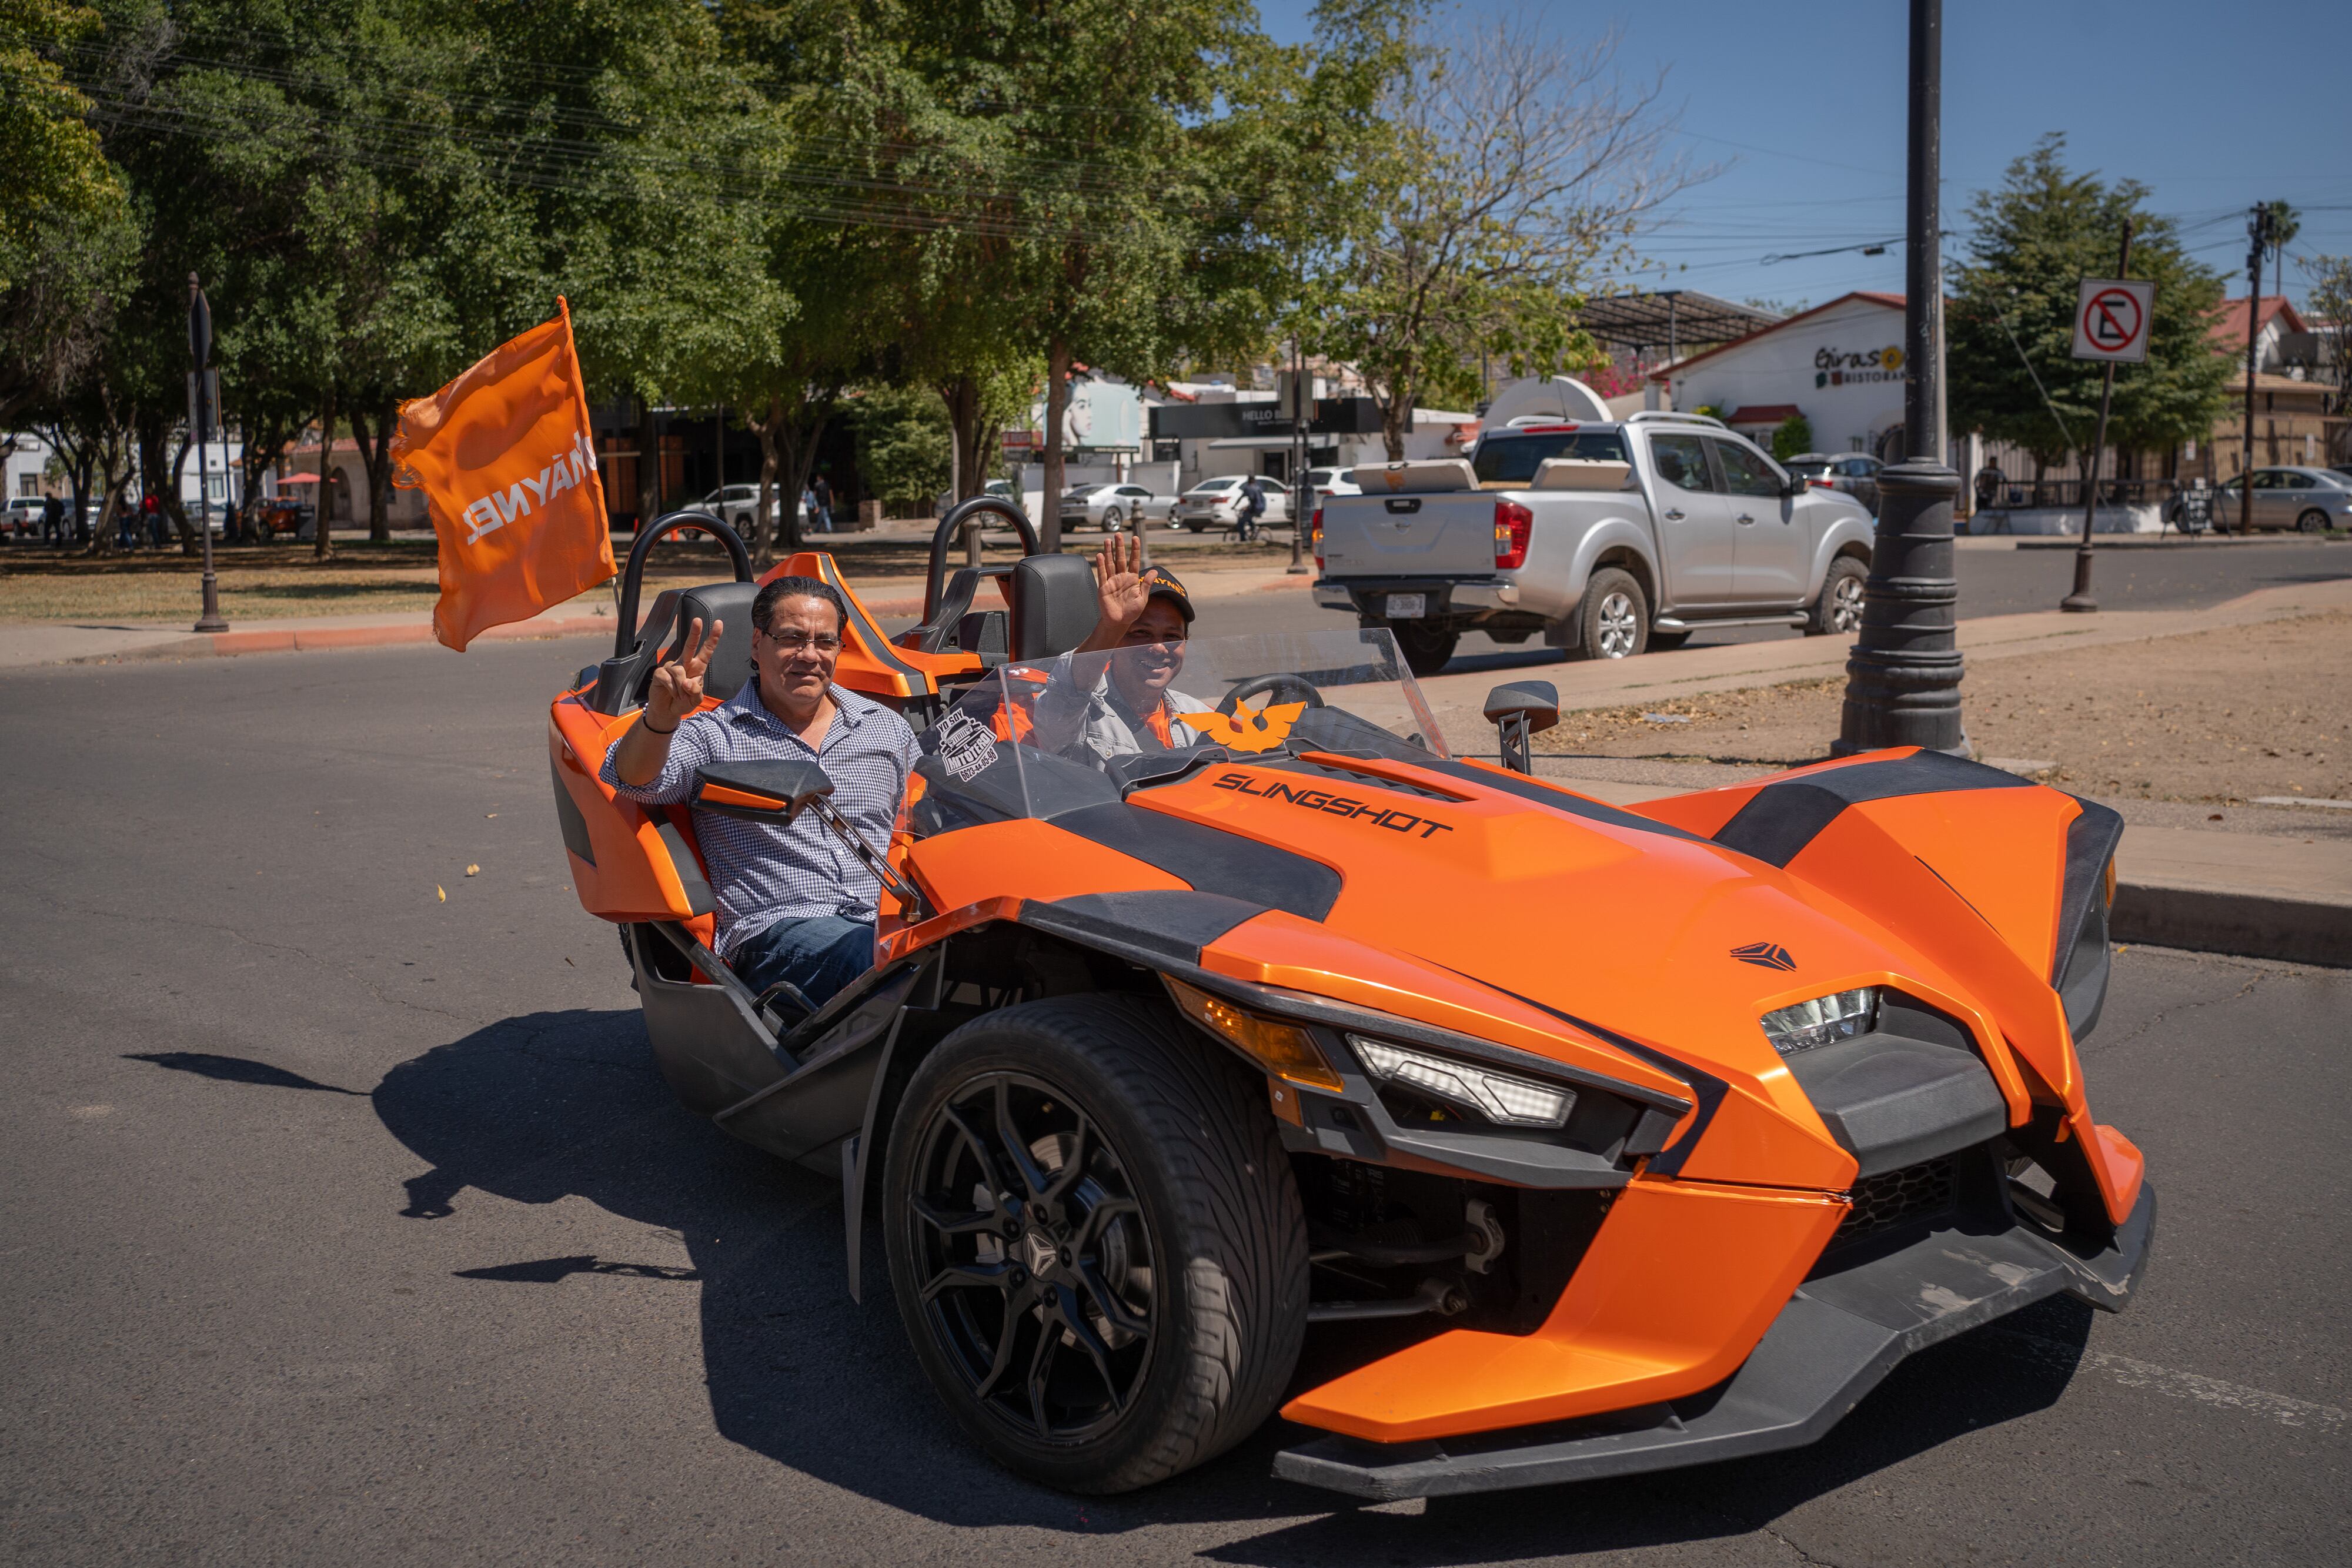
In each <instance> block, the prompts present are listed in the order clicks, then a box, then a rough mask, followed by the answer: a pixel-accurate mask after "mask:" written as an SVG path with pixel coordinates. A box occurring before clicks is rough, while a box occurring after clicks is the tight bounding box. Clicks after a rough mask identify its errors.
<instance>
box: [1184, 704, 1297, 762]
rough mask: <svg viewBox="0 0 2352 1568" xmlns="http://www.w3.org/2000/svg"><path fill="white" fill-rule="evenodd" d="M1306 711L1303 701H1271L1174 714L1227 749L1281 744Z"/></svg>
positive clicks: (1238, 749) (1256, 749)
mask: <svg viewBox="0 0 2352 1568" xmlns="http://www.w3.org/2000/svg"><path fill="white" fill-rule="evenodd" d="M1306 711H1307V705H1306V704H1305V703H1274V704H1271V705H1269V706H1265V707H1262V708H1253V707H1251V706H1249V704H1247V703H1235V704H1234V711H1233V712H1232V713H1231V714H1222V713H1180V714H1178V715H1177V716H1176V717H1177V718H1178V719H1179V720H1180V721H1181V722H1183V723H1185V724H1189V725H1191V726H1192V727H1193V728H1194V729H1197V730H1199V731H1200V732H1201V733H1202V735H1203V736H1205V737H1208V738H1209V739H1211V740H1213V741H1215V742H1216V743H1217V744H1218V745H1219V746H1222V747H1225V748H1226V749H1227V750H1229V751H1268V750H1271V749H1273V748H1274V747H1277V746H1280V745H1281V744H1282V743H1283V741H1284V740H1285V739H1286V737H1288V736H1289V734H1290V727H1291V726H1292V725H1293V724H1295V723H1297V719H1298V716H1299V715H1300V714H1302V713H1305V712H1306Z"/></svg>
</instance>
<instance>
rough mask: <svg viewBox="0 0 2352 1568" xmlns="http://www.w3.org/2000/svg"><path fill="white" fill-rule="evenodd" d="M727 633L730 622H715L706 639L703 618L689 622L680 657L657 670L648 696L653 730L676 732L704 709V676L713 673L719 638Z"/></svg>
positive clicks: (648, 715) (647, 701) (648, 712)
mask: <svg viewBox="0 0 2352 1568" xmlns="http://www.w3.org/2000/svg"><path fill="white" fill-rule="evenodd" d="M725 630H727V622H724V621H713V622H711V623H710V632H709V635H708V636H705V635H704V634H703V631H702V619H701V617H699V616H697V617H696V618H695V619H694V620H693V621H691V622H688V624H687V628H686V641H685V642H684V643H681V644H680V645H679V647H678V653H677V658H675V659H669V660H665V661H664V662H663V663H662V664H660V665H659V666H658V667H657V668H656V669H655V671H654V678H653V685H652V686H651V687H650V688H648V689H647V691H646V723H647V725H648V726H649V727H651V728H653V729H655V730H656V731H661V730H672V729H676V728H677V727H678V721H679V720H681V719H683V718H685V717H686V716H687V715H688V714H690V713H692V712H693V711H694V710H695V709H696V708H698V707H699V706H702V681H703V676H704V675H706V674H709V670H710V656H711V655H712V654H713V653H718V652H719V633H720V632H724V631H725Z"/></svg>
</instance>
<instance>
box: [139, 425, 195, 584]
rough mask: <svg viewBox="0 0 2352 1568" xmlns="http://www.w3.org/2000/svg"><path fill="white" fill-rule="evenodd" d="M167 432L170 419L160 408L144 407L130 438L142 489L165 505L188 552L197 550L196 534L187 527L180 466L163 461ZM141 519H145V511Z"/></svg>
mask: <svg viewBox="0 0 2352 1568" xmlns="http://www.w3.org/2000/svg"><path fill="white" fill-rule="evenodd" d="M167 431H168V422H167V421H166V420H165V419H164V417H163V411H162V410H160V409H142V410H141V411H140V413H138V414H137V415H135V416H134V417H133V419H132V423H131V432H132V436H131V439H132V441H133V444H134V448H135V450H136V452H137V455H138V456H137V461H138V468H139V488H140V490H141V491H142V492H143V493H144V494H146V495H150V496H152V497H155V502H156V505H158V506H159V507H163V515H164V517H167V518H169V519H170V520H171V523H172V530H173V533H174V534H175V535H177V536H178V538H179V540H180V551H181V553H182V554H183V555H185V554H189V553H192V552H193V551H194V548H195V538H196V533H195V530H194V528H190V527H189V526H188V509H187V507H185V506H184V505H183V504H182V503H181V500H180V465H178V464H176V463H173V464H166V463H165V462H164V460H163V443H164V442H165V440H166V439H168V435H167ZM186 455H187V448H186V445H185V444H182V446H181V456H182V457H183V458H184V457H185V456H186ZM141 520H142V522H143V521H144V520H145V515H144V513H143V512H142V515H141ZM139 542H140V543H142V544H152V543H153V542H154V541H153V540H152V539H142V540H140V541H139Z"/></svg>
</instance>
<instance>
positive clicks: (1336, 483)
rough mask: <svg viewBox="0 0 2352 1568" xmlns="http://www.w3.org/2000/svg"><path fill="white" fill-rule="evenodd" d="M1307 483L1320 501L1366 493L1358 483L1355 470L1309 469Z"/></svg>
mask: <svg viewBox="0 0 2352 1568" xmlns="http://www.w3.org/2000/svg"><path fill="white" fill-rule="evenodd" d="M1307 486H1308V487H1309V488H1311V489H1312V490H1313V491H1314V492H1315V498H1316V499H1317V500H1318V501H1319V500H1321V499H1322V498H1323V497H1326V496H1360V495H1362V494H1363V493H1364V491H1363V486H1360V485H1358V484H1357V483H1356V471H1355V470H1354V469H1353V468H1309V469H1308V470H1307Z"/></svg>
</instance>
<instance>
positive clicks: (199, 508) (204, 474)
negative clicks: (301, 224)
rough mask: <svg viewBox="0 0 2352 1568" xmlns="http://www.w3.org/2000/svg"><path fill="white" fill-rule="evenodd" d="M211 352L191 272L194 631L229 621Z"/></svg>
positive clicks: (209, 316) (201, 296) (209, 328)
mask: <svg viewBox="0 0 2352 1568" xmlns="http://www.w3.org/2000/svg"><path fill="white" fill-rule="evenodd" d="M212 353H213V308H212V306H211V305H210V304H209V303H207V302H206V300H205V291H204V289H203V288H202V287H199V286H198V285H197V283H196V275H195V274H194V273H193V272H192V273H190V274H188V363H189V366H190V369H189V372H188V424H189V430H188V435H189V437H190V439H192V440H194V442H195V444H196V533H197V536H198V537H199V538H202V539H203V540H204V549H205V605H204V611H203V612H202V613H201V614H199V615H198V616H197V617H196V625H195V630H197V631H199V632H226V631H227V630H228V621H227V618H226V617H225V616H223V615H222V614H221V611H220V579H218V578H217V577H215V576H214V575H213V496H212V486H213V482H212V471H211V469H210V467H209V466H208V465H206V463H205V428H206V427H207V426H208V425H209V424H210V423H211V422H212V421H211V416H212V413H213V411H212V409H211V408H210V407H209V406H208V405H209V402H210V401H211V400H210V398H209V397H208V395H207V394H208V393H209V392H210V391H211V388H210V386H209V385H208V384H207V382H206V378H205V367H206V364H207V361H210V360H211V359H212ZM325 466H326V465H325V464H323V463H322V464H320V467H322V468H323V467H325ZM223 468H224V472H223V475H222V477H223V479H224V480H226V477H227V475H226V454H223Z"/></svg>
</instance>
